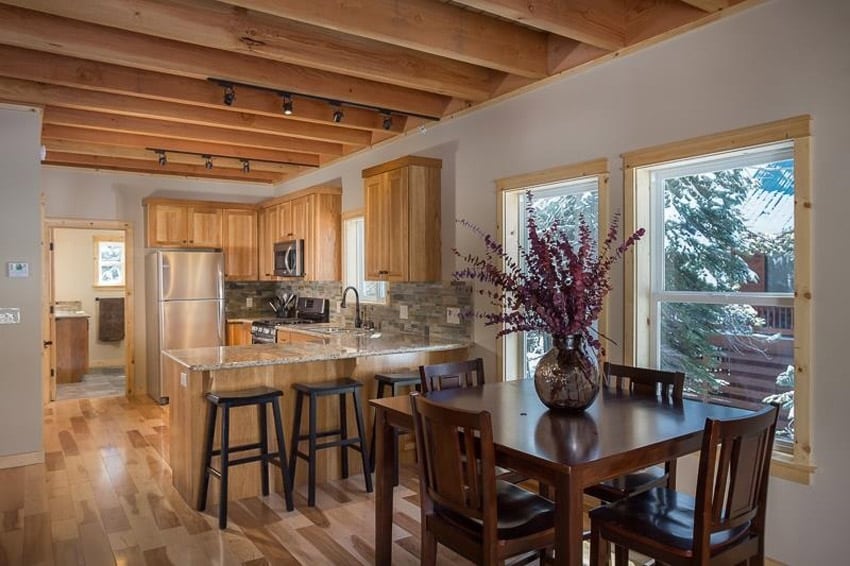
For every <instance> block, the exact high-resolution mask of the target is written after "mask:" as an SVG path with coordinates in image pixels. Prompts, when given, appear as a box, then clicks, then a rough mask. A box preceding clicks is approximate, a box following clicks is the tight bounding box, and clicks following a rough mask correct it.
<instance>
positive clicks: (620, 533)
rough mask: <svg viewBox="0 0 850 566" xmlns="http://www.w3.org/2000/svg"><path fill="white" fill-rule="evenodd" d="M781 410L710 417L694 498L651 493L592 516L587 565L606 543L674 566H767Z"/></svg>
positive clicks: (599, 557) (603, 553)
mask: <svg viewBox="0 0 850 566" xmlns="http://www.w3.org/2000/svg"><path fill="white" fill-rule="evenodd" d="M778 412H779V411H778V409H777V407H774V406H768V407H765V408H764V409H762V410H760V411H758V412H756V413H755V414H753V415H752V416H748V417H743V418H739V419H731V420H724V421H721V420H715V419H706V422H705V430H704V433H703V441H702V449H701V451H700V459H699V472H698V476H697V488H696V497H691V496H690V495H688V494H685V493H682V492H679V491H675V490H673V489H669V488H666V487H654V488H652V489H650V490H649V491H645V492H642V493H639V494H636V495H632V496H630V497H626V498H625V499H621V500H620V501H617V502H615V503H610V504H608V505H604V506H601V507H598V508H596V509H594V510H592V511H591V512H590V533H591V534H590V564H591V566H597V565H599V564H607V562H608V557H609V554H608V544H609V542H611V543H614V544H616V545H619V546H622V547H625V548H629V549H633V550H636V551H637V552H640V553H641V554H644V555H646V556H649V557H651V558H654V559H655V560H656V561H658V562H662V563H664V564H670V565H674V566H675V565H678V564H682V565H684V564H689V565H690V564H729V565H732V564H740V563H747V561H749V560H750V559H754V560H753V561H751V562H748V563H750V564H763V563H764V529H765V504H766V501H767V486H768V478H769V467H770V456H771V452H772V449H773V437H774V434H775V432H776V417H777V415H778Z"/></svg>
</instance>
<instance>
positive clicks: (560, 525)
mask: <svg viewBox="0 0 850 566" xmlns="http://www.w3.org/2000/svg"><path fill="white" fill-rule="evenodd" d="M428 397H429V399H432V400H435V401H438V402H440V403H443V404H445V405H447V406H450V407H456V408H461V409H466V410H472V411H489V412H490V414H491V416H492V422H493V440H494V443H495V448H496V463H497V465H499V466H503V467H505V468H509V469H511V470H514V471H517V472H519V473H521V474H523V475H524V476H527V477H529V478H533V479H536V480H539V481H541V482H544V483H546V484H548V485H549V486H550V487H553V488H554V498H555V563H556V564H569V565H571V566H578V565H581V564H582V512H583V490H584V488H585V487H588V486H590V485H593V484H596V483H598V482H600V481H603V480H606V479H609V478H614V477H617V476H619V475H622V474H625V473H628V472H631V471H634V470H638V469H641V468H644V467H647V466H651V465H653V464H657V463H660V462H664V461H665V460H669V459H671V458H675V457H678V456H683V455H685V454H689V453H691V452H695V451H697V450H699V449H700V447H701V442H702V435H703V429H704V427H705V419H706V417H711V418H717V419H730V418H738V417H742V416H745V415H747V414H750V412H749V411H746V410H744V409H737V408H733V407H727V406H722V405H713V404H708V403H702V402H699V401H694V400H688V399H686V400H684V401H681V402H673V401H669V400H661V399H660V398H657V397H654V396H645V395H637V394H630V393H628V392H625V391H622V392H617V391H614V390H607V389H606V388H604V387H603V391H602V392H600V394H599V396H598V397H597V398H596V400H595V401H594V402H593V404H592V405H591V406H590V407H589V408H588V409H587V410H585V411H584V412H580V413H573V412H562V411H550V410H548V409H547V408H546V406H545V405H543V403H541V401H540V399H539V398H538V397H537V393H536V392H535V390H534V382H533V380H531V379H523V380H517V381H506V382H502V383H491V384H486V385H483V386H481V387H469V388H460V389H447V390H443V391H435V392H432V393H429V394H428ZM370 404H371V405H372V406H373V407H374V408H375V410H376V413H375V418H376V427H377V431H376V433H377V437H376V445H377V446H376V451H377V452H376V460H375V476H376V477H375V480H376V493H375V563H376V564H378V565H389V564H392V551H393V541H392V523H393V469H394V462H395V458H396V450H397V448H396V443H395V442H393V429H401V430H411V429H412V428H413V420H412V417H411V408H410V399H409V397H408V396H398V397H388V398H384V399H373V400H371V401H370Z"/></svg>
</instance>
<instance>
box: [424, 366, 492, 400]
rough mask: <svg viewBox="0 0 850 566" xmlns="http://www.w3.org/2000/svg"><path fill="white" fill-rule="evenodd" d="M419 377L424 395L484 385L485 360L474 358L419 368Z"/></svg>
mask: <svg viewBox="0 0 850 566" xmlns="http://www.w3.org/2000/svg"><path fill="white" fill-rule="evenodd" d="M419 377H420V378H421V379H422V392H423V393H429V392H431V391H441V390H443V389H451V388H454V387H475V386H477V385H484V360H482V359H481V358H474V359H472V360H465V361H461V362H445V363H441V364H431V365H427V366H419Z"/></svg>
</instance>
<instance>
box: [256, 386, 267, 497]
mask: <svg viewBox="0 0 850 566" xmlns="http://www.w3.org/2000/svg"><path fill="white" fill-rule="evenodd" d="M257 423H259V427H260V486H261V489H262V494H263V495H268V494H269V433H268V428H267V427H268V423H267V422H266V404H265V403H260V404H258V405H257Z"/></svg>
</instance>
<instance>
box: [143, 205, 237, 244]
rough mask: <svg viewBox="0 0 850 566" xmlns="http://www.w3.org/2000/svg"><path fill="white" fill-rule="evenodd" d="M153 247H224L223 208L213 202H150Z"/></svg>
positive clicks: (149, 234) (147, 221) (148, 228)
mask: <svg viewBox="0 0 850 566" xmlns="http://www.w3.org/2000/svg"><path fill="white" fill-rule="evenodd" d="M144 205H145V228H146V230H145V235H146V239H145V244H146V245H147V247H149V248H220V247H222V209H221V206H216V205H214V204H212V203H202V202H192V201H173V200H160V199H146V200H145V201H144Z"/></svg>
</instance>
